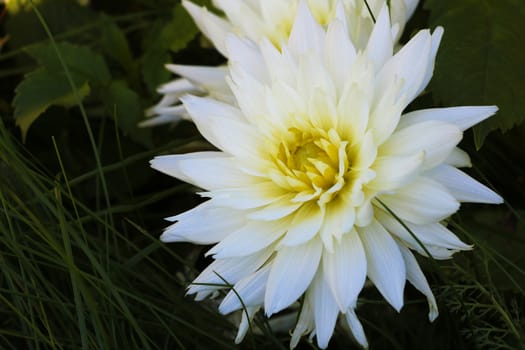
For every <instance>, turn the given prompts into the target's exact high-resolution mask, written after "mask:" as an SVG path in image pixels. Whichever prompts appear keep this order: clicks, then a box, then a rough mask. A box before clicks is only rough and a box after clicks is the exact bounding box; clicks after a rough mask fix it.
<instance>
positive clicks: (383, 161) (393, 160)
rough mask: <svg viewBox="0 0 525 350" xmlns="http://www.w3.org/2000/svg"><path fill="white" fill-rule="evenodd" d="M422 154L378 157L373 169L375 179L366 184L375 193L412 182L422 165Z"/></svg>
mask: <svg viewBox="0 0 525 350" xmlns="http://www.w3.org/2000/svg"><path fill="white" fill-rule="evenodd" d="M423 159H424V153H423V152H421V153H419V154H414V155H409V156H397V157H396V156H391V157H378V158H377V159H376V161H375V162H374V165H373V169H374V171H375V172H376V177H375V178H374V179H373V180H372V181H371V182H369V183H368V184H367V188H370V189H374V190H375V191H378V192H379V191H391V190H394V189H396V188H399V187H401V186H403V185H405V184H407V183H408V181H410V180H412V179H413V178H414V177H415V176H416V175H417V173H418V170H419V167H420V165H421V164H422V163H423Z"/></svg>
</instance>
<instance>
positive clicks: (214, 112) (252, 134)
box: [182, 95, 263, 159]
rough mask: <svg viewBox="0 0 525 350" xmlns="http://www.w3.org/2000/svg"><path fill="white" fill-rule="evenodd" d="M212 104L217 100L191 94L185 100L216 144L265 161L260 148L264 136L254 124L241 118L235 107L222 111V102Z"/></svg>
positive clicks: (206, 133) (194, 116) (232, 151)
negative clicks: (262, 158)
mask: <svg viewBox="0 0 525 350" xmlns="http://www.w3.org/2000/svg"><path fill="white" fill-rule="evenodd" d="M212 101H214V100H211V99H209V98H201V97H195V96H190V95H187V96H185V97H183V98H182V102H183V103H184V106H185V107H186V109H187V110H188V113H189V114H190V115H191V117H192V119H193V121H194V122H195V124H196V126H197V128H198V129H199V131H200V133H201V134H202V135H203V136H204V137H205V138H206V139H207V140H208V141H210V142H211V143H212V144H213V145H215V146H216V147H218V148H219V149H221V150H223V151H224V152H227V153H229V154H232V155H236V156H239V157H246V158H250V159H258V158H261V157H260V154H259V145H262V144H263V141H262V140H261V137H260V134H259V133H257V132H256V130H255V129H254V128H253V127H252V126H251V125H249V124H248V123H245V122H243V121H240V120H239V118H237V116H238V114H237V113H236V112H235V110H236V109H235V108H233V107H231V106H230V108H229V109H227V108H221V107H222V106H221V105H220V103H219V102H217V101H214V102H215V103H214V102H212ZM210 112H211V114H210ZM228 116H229V117H228Z"/></svg>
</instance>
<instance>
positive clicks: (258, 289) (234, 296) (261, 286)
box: [219, 265, 271, 315]
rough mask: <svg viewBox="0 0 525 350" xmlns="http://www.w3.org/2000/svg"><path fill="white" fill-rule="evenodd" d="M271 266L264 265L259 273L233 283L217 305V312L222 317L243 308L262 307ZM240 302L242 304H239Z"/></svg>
mask: <svg viewBox="0 0 525 350" xmlns="http://www.w3.org/2000/svg"><path fill="white" fill-rule="evenodd" d="M270 267H271V265H266V266H264V267H263V268H261V269H260V270H259V271H257V272H255V273H254V274H251V275H249V276H246V277H244V278H243V279H241V280H240V281H239V282H237V283H235V286H233V289H232V290H231V291H229V292H228V294H227V295H226V296H225V297H224V299H223V300H222V302H221V304H220V305H219V312H220V313H222V314H223V315H226V314H229V313H230V312H233V311H236V310H239V309H242V308H243V306H246V307H253V306H259V305H262V303H263V302H264V291H265V288H266V281H267V280H268V276H269V275H270ZM241 301H242V302H241Z"/></svg>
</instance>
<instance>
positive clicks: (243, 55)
mask: <svg viewBox="0 0 525 350" xmlns="http://www.w3.org/2000/svg"><path fill="white" fill-rule="evenodd" d="M226 49H227V50H228V57H229V59H230V62H236V63H238V64H239V65H241V66H242V67H243V68H244V69H245V70H246V71H247V72H249V73H250V74H252V75H253V76H254V77H255V78H256V79H257V80H259V81H260V82H269V80H268V72H267V71H266V65H265V64H264V60H263V56H262V54H261V52H260V51H259V48H258V47H257V45H256V44H255V43H254V42H253V41H251V40H248V39H244V38H240V37H238V36H236V35H234V34H229V35H228V36H227V37H226Z"/></svg>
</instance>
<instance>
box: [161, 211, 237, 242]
mask: <svg viewBox="0 0 525 350" xmlns="http://www.w3.org/2000/svg"><path fill="white" fill-rule="evenodd" d="M168 220H170V221H175V220H176V221H178V222H177V223H175V224H172V225H171V226H169V227H168V228H166V230H164V232H163V233H162V236H161V237H160V239H161V240H162V241H163V242H182V241H187V242H192V243H195V244H214V243H217V242H219V241H221V240H223V239H224V238H225V237H227V236H228V235H229V234H231V233H232V232H234V231H236V230H238V229H239V228H241V227H242V226H244V224H245V222H246V220H245V219H244V216H243V215H240V214H239V213H236V212H233V211H232V210H231V209H229V208H219V207H216V206H214V205H213V203H211V202H210V201H208V202H204V203H202V204H201V205H199V206H197V207H195V208H193V209H191V210H188V211H186V212H184V213H182V214H179V215H177V216H174V217H171V218H168ZM205 223H206V224H205Z"/></svg>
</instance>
